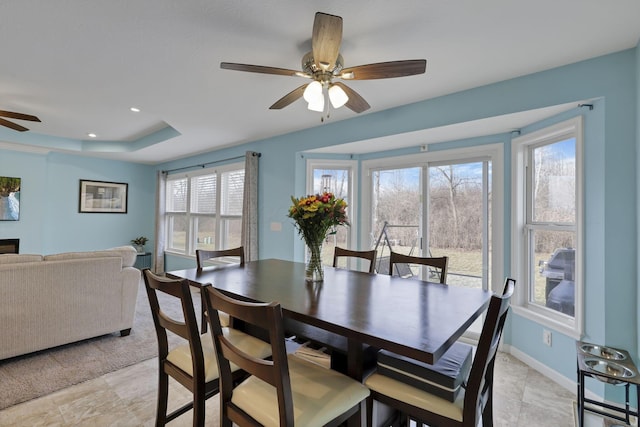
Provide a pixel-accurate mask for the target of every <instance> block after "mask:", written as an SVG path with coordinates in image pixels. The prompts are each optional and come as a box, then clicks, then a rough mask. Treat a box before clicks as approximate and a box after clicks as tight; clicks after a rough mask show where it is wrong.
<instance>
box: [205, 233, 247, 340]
mask: <svg viewBox="0 0 640 427" xmlns="http://www.w3.org/2000/svg"><path fill="white" fill-rule="evenodd" d="M223 257H237V258H238V260H239V262H238V264H239V265H240V266H244V247H243V246H239V247H237V248H233V249H220V250H217V251H209V250H204V249H196V263H197V267H198V270H202V268H203V267H206V265H205V263H206V262H207V261H210V260H213V259H216V258H223ZM220 321H221V322H222V326H225V327H226V326H231V319H229V315H228V314H227V313H222V312H220ZM200 323H201V326H200V327H201V331H202V333H203V334H204V333H205V332H207V323H208V322H207V312H206V310H205V308H204V300H202V313H201V322H200Z"/></svg>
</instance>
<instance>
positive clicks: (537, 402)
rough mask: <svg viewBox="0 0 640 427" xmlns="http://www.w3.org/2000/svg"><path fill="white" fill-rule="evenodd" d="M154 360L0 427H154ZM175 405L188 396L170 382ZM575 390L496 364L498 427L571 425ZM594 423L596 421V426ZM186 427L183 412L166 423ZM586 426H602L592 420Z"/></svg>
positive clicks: (55, 398)
mask: <svg viewBox="0 0 640 427" xmlns="http://www.w3.org/2000/svg"><path fill="white" fill-rule="evenodd" d="M156 371H157V359H151V360H148V361H145V362H142V363H139V364H136V365H133V366H130V367H128V368H125V369H122V370H119V371H116V372H112V373H109V374H106V375H103V376H101V377H99V378H96V379H94V380H91V381H87V382H84V383H82V384H78V385H75V386H73V387H69V388H67V389H65V390H61V391H58V392H56V393H53V394H50V395H47V396H44V397H41V398H38V399H35V400H32V401H29V402H25V403H22V404H20V405H16V406H13V407H10V408H7V409H5V410H3V411H0V426H3V427H4V426H11V427H16V426H18V427H22V426H25V427H26V426H29V427H32V426H84V425H90V426H92V427H100V426H123V427H129V426H131V427H133V426H152V425H154V420H155V406H156V387H157V383H156V375H157V373H156ZM171 383H172V387H171V389H170V397H169V400H170V402H171V404H173V407H177V406H178V405H179V404H182V403H183V402H186V401H188V400H189V399H190V393H189V392H188V391H186V390H185V389H183V388H182V386H180V385H179V384H177V383H175V382H173V381H171ZM574 400H575V392H572V391H568V390H566V389H564V388H562V387H561V386H559V385H557V384H556V383H555V382H553V381H552V380H550V379H548V378H546V377H545V376H543V375H541V374H540V373H538V372H537V371H535V370H533V369H531V368H529V367H528V366H527V365H525V364H524V363H522V362H520V361H518V360H517V359H515V358H514V357H512V356H509V355H507V354H504V353H499V354H498V358H497V360H496V371H495V388H494V414H495V425H496V427H507V426H509V427H520V426H522V427H525V426H526V427H536V426H540V427H551V426H553V427H574V419H573V414H572V413H573V401H574ZM218 413H219V409H218V399H217V397H213V398H211V399H209V401H208V402H207V425H211V426H216V425H218V421H217V418H218ZM596 421H597V423H596ZM169 425H170V426H190V425H191V415H190V413H189V412H188V413H186V414H184V415H182V416H181V417H180V418H178V419H177V420H175V421H173V422H172V423H170V424H169ZM589 425H590V426H591V425H593V426H596V425H598V426H602V425H603V424H602V421H601V420H598V419H597V418H595V419H590V423H589Z"/></svg>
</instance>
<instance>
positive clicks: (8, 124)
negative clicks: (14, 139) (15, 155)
mask: <svg viewBox="0 0 640 427" xmlns="http://www.w3.org/2000/svg"><path fill="white" fill-rule="evenodd" d="M0 116H2V117H9V118H10V119H18V120H28V121H30V122H39V121H40V119H39V118H37V117H36V116H31V115H29V114H22V113H14V112H11V111H2V110H0ZM2 117H0V125H2V126H6V127H8V128H11V129H13V130H17V131H18V132H24V131H26V130H29V129H27V128H26V127H24V126H20V125H19V124H17V123H13V122H10V121H9V120H5V119H3V118H2Z"/></svg>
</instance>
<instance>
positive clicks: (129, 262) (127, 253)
mask: <svg viewBox="0 0 640 427" xmlns="http://www.w3.org/2000/svg"><path fill="white" fill-rule="evenodd" d="M136 254H137V252H136V250H135V248H134V247H133V246H119V247H117V248H111V249H105V250H100V251H86V252H63V253H59V254H52V255H45V257H44V260H45V261H59V260H69V259H83V258H105V257H113V256H116V257H120V258H122V266H123V267H132V266H133V264H134V263H135V262H136Z"/></svg>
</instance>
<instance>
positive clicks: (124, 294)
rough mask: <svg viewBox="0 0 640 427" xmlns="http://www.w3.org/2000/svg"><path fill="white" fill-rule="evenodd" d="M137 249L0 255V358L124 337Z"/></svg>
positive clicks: (134, 293) (135, 285) (132, 300)
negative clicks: (114, 335)
mask: <svg viewBox="0 0 640 427" xmlns="http://www.w3.org/2000/svg"><path fill="white" fill-rule="evenodd" d="M135 261H136V250H135V249H134V248H133V247H132V246H122V247H118V248H113V249H107V250H103V251H92V252H69V253H60V254H54V255H46V256H42V255H22V254H4V255H0V325H1V326H0V360H2V359H6V358H9V357H13V356H18V355H22V354H26V353H31V352H33V351H37V350H43V349H47V348H51V347H55V346H59V345H62V344H67V343H71V342H75V341H80V340H83V339H87V338H92V337H96V336H99V335H105V334H110V333H113V332H120V334H121V335H123V336H124V335H128V334H129V332H130V331H131V327H132V326H133V317H134V314H135V307H136V298H137V296H138V287H139V283H140V270H138V269H137V268H134V267H133V264H134V263H135Z"/></svg>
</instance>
